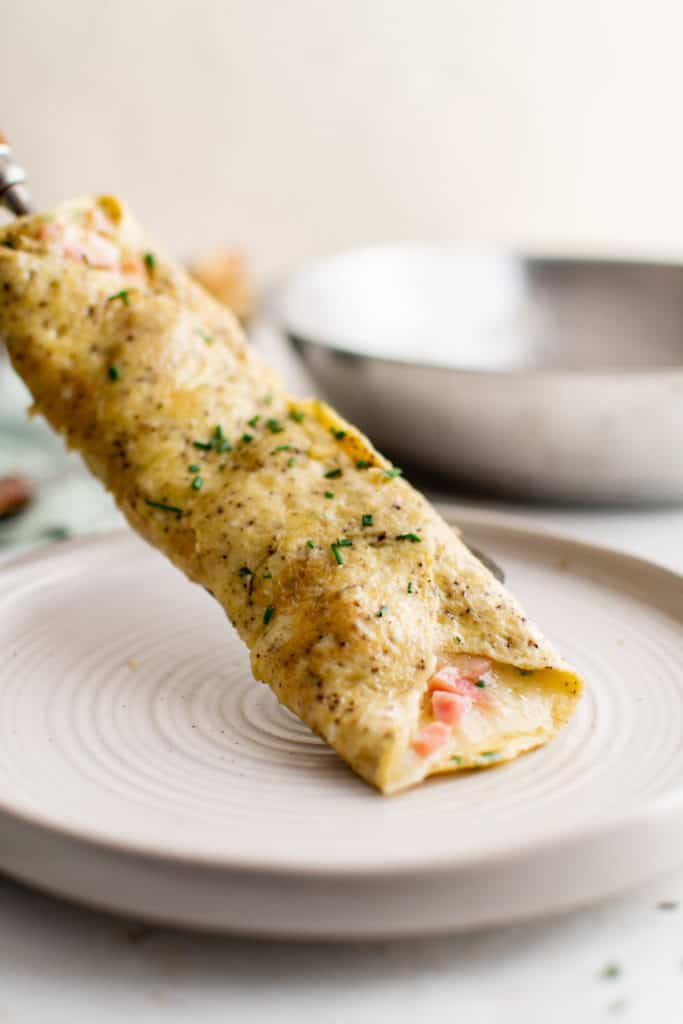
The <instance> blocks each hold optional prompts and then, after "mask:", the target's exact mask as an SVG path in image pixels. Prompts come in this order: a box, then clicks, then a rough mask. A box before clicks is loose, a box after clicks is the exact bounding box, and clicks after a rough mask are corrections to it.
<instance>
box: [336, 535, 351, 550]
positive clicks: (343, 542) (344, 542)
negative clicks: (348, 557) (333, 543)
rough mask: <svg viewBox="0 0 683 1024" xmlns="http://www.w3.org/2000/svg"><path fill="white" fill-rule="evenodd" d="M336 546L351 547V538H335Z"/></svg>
mask: <svg viewBox="0 0 683 1024" xmlns="http://www.w3.org/2000/svg"><path fill="white" fill-rule="evenodd" d="M337 547H340V548H350V547H353V541H352V540H347V538H346V537H342V538H341V540H340V539H337Z"/></svg>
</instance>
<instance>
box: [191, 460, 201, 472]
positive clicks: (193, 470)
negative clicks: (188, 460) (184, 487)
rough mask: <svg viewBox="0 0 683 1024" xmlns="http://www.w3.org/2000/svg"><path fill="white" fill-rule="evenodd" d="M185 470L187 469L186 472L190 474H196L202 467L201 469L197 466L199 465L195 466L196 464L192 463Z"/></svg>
mask: <svg viewBox="0 0 683 1024" xmlns="http://www.w3.org/2000/svg"><path fill="white" fill-rule="evenodd" d="M187 468H188V470H189V472H190V473H198V472H199V470H200V469H201V468H202V467H201V466H199V465H198V464H197V463H196V462H193V463H192V464H191V465H190V466H188V467H187Z"/></svg>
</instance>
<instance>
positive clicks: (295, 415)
mask: <svg viewBox="0 0 683 1024" xmlns="http://www.w3.org/2000/svg"><path fill="white" fill-rule="evenodd" d="M305 415H306V413H305V412H301V410H300V409H292V410H291V411H290V413H289V418H290V420H294V422H295V423H303V421H304V417H305Z"/></svg>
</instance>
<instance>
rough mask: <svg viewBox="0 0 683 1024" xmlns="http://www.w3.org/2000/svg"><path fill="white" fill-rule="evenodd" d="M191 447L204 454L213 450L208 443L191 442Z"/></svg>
mask: <svg viewBox="0 0 683 1024" xmlns="http://www.w3.org/2000/svg"><path fill="white" fill-rule="evenodd" d="M192 445H193V447H194V448H201V449H202V451H204V452H210V451H211V449H212V448H213V445H212V444H211V442H210V441H193V442H192Z"/></svg>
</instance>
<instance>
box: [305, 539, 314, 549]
mask: <svg viewBox="0 0 683 1024" xmlns="http://www.w3.org/2000/svg"><path fill="white" fill-rule="evenodd" d="M306 547H307V548H314V547H315V544H314V543H313V541H312V540H311V538H310V537H309V538H308V540H307V541H306Z"/></svg>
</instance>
